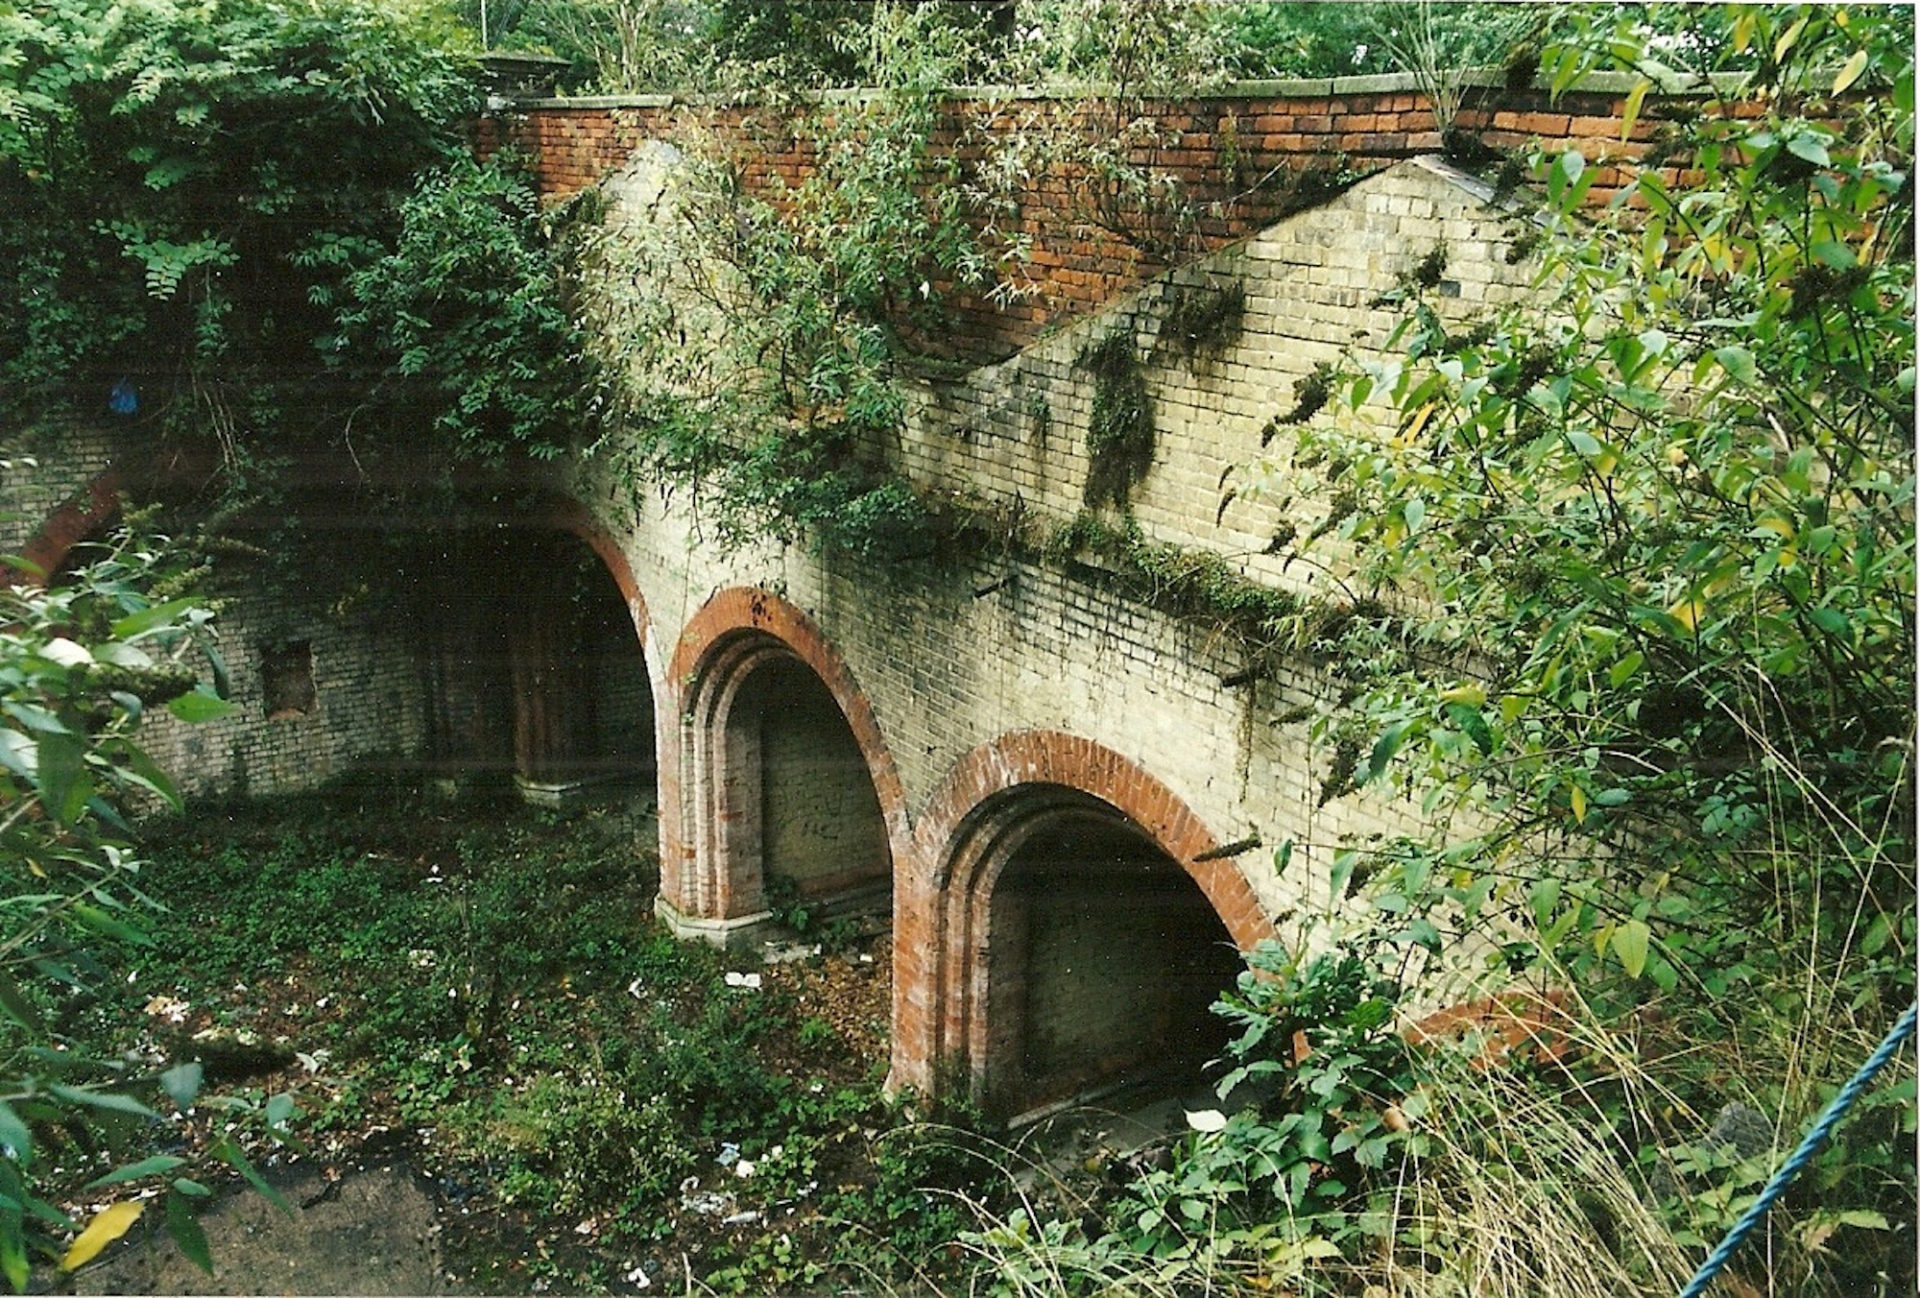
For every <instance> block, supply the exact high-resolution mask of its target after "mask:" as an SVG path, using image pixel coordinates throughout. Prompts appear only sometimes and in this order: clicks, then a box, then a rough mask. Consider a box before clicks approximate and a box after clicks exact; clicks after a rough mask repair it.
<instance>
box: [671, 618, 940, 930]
mask: <svg viewBox="0 0 1920 1298" xmlns="http://www.w3.org/2000/svg"><path fill="white" fill-rule="evenodd" d="M667 680H668V683H669V686H670V688H671V689H672V690H673V691H674V693H675V695H676V706H675V707H674V709H673V712H672V713H671V715H673V716H676V717H678V718H679V723H678V725H673V726H662V727H661V762H660V808H661V819H660V825H661V830H660V840H661V842H660V897H659V901H658V903H657V908H658V910H659V912H660V915H661V917H662V918H663V919H664V920H665V921H666V922H667V924H668V925H669V926H670V927H671V928H672V929H674V931H675V932H677V933H680V934H681V935H683V936H690V937H692V936H697V937H701V938H705V939H707V940H709V941H713V942H717V943H725V942H728V941H731V940H734V939H736V938H738V937H739V936H741V935H743V934H745V933H746V932H748V931H750V930H751V929H752V928H753V927H755V926H756V925H758V924H760V923H762V922H764V921H765V919H766V918H767V917H768V911H767V883H768V876H769V872H770V870H775V869H778V870H780V871H781V872H782V874H783V876H784V877H786V878H787V881H788V882H789V883H790V884H791V885H792V886H794V887H796V888H798V889H799V890H800V893H801V895H802V896H803V897H805V898H810V899H814V900H820V901H822V902H824V903H827V904H835V903H837V902H839V901H843V900H845V899H847V898H850V897H854V896H855V895H856V894H860V893H862V892H863V891H864V892H867V893H871V894H873V896H874V897H875V899H876V900H877V903H878V904H879V905H881V906H883V907H884V905H885V904H886V902H887V900H888V898H889V897H890V896H891V894H892V890H893V888H894V884H893V882H892V877H891V876H892V875H893V873H894V872H895V867H896V865H897V863H899V862H901V861H903V860H905V859H906V854H907V852H908V851H910V849H911V838H910V831H909V827H908V821H907V811H906V796H905V792H904V790H903V786H902V785H901V782H900V776H899V772H898V769H897V768H896V767H895V765H894V761H893V757H892V754H891V753H890V752H889V751H888V749H887V744H886V740H885V738H884V737H883V736H882V734H881V731H880V725H879V721H878V720H877V718H876V717H875V715H874V712H873V708H872V705H871V704H870V703H869V702H868V701H867V697H866V695H865V693H864V692H863V691H862V690H861V689H860V686H859V684H858V682H857V681H856V680H855V679H854V676H853V673H852V671H851V670H850V669H849V668H848V666H847V664H846V661H845V660H844V659H843V658H842V657H841V656H840V654H839V652H838V651H837V650H835V649H834V648H833V646H832V644H831V643H830V642H829V641H828V639H827V638H826V636H825V635H824V634H823V633H822V632H821V630H820V628H819V626H818V625H817V624H815V622H814V621H813V619H812V618H810V617H808V616H807V615H806V614H805V613H804V612H802V611H801V610H800V609H799V608H797V607H795V606H794V605H793V604H791V603H789V602H788V601H786V600H784V599H782V598H780V597H779V596H778V595H775V594H773V593H772V592H770V591H766V590H762V589H758V588H754V587H733V588H729V589H727V590H723V591H720V592H719V593H718V594H716V595H714V596H713V597H712V598H711V599H709V600H708V601H707V602H706V604H705V605H703V606H702V607H701V609H700V611H699V612H697V613H696V614H694V616H693V618H692V619H691V620H690V621H689V622H688V623H687V625H686V628H685V630H683V631H682V633H681V636H680V642H679V645H678V646H677V647H676V649H675V650H674V655H673V659H672V661H671V663H670V664H669V666H668V670H667ZM796 727H798V728H799V733H797V734H795V733H793V732H794V730H795V728H796ZM670 748H671V750H672V751H669V749H670ZM796 748H797V749H798V750H799V751H798V752H797V753H796ZM796 763H800V764H803V765H804V764H807V763H811V764H812V765H811V766H810V767H808V768H807V769H808V771H809V774H810V775H811V776H812V777H814V778H815V780H816V781H817V782H816V783H814V784H813V786H812V787H811V788H810V789H809V790H808V794H809V797H808V798H807V799H806V801H808V802H809V803H820V802H824V803H826V804H827V805H826V806H825V807H824V809H823V808H818V807H816V808H814V809H813V812H812V814H811V817H810V823H806V824H801V823H798V822H797V821H796V820H794V819H789V818H788V817H786V816H784V815H783V814H782V810H781V806H777V805H776V804H777V803H783V798H782V795H781V794H780V790H781V789H783V788H785V787H788V786H789V785H790V784H791V783H792V780H790V779H788V778H785V777H779V776H778V773H779V772H780V771H789V770H791V769H792V768H793V767H794V766H795V764H796ZM823 791H824V793H825V794H826V796H825V797H824V798H823V797H822V796H821V795H822V793H823ZM832 853H842V854H844V855H846V856H847V857H848V858H849V859H850V860H851V861H852V865H851V867H850V868H848V869H844V870H838V871H836V870H835V868H834V867H833V866H832V865H831V864H828V863H826V862H825V861H824V858H825V857H826V856H827V855H830V854H832ZM787 867H797V868H793V869H792V870H791V872H789V871H788V869H787Z"/></svg>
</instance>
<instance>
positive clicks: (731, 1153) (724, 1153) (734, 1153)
mask: <svg viewBox="0 0 1920 1298" xmlns="http://www.w3.org/2000/svg"><path fill="white" fill-rule="evenodd" d="M713 1161H714V1162H716V1163H718V1164H720V1166H722V1167H732V1166H733V1165H734V1164H735V1163H737V1162H739V1161H740V1146H738V1145H736V1144H734V1143H733V1142H732V1141H731V1140H729V1141H727V1142H726V1143H725V1144H723V1145H721V1146H720V1152H719V1153H717V1154H715V1155H714V1156H713Z"/></svg>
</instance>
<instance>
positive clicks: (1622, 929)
mask: <svg viewBox="0 0 1920 1298" xmlns="http://www.w3.org/2000/svg"><path fill="white" fill-rule="evenodd" d="M1652 940H1653V933H1652V931H1651V930H1650V929H1648V927H1647V922H1646V921H1645V920H1643V919H1630V920H1628V921H1627V922H1626V923H1624V924H1622V925H1620V926H1619V927H1618V928H1616V929H1614V930H1613V941H1612V946H1613V954H1614V955H1615V956H1616V957H1618V958H1619V961H1620V967H1621V968H1622V969H1625V970H1626V971H1627V976H1628V977H1629V978H1638V977H1639V976H1640V973H1641V971H1642V970H1644V969H1645V968H1646V967H1647V950H1648V947H1649V946H1650V945H1651V943H1652Z"/></svg>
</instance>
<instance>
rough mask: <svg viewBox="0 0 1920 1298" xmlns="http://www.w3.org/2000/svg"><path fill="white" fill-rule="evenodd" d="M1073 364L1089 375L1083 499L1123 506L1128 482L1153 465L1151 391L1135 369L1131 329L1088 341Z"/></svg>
mask: <svg viewBox="0 0 1920 1298" xmlns="http://www.w3.org/2000/svg"><path fill="white" fill-rule="evenodd" d="M1073 363H1074V366H1075V367H1076V368H1078V369H1083V370H1086V371H1088V372H1089V373H1091V374H1092V375H1093V412H1092V414H1091V415H1089V416H1088V419H1087V459H1088V460H1089V464H1088V466H1087V484H1086V488H1085V490H1084V491H1083V493H1082V496H1083V498H1084V499H1085V500H1086V502H1087V504H1089V505H1094V506H1099V505H1116V506H1120V507H1123V508H1124V507H1125V505H1126V503H1127V497H1128V496H1129V495H1131V494H1132V492H1133V488H1134V485H1135V484H1136V483H1138V482H1139V481H1140V480H1141V479H1142V478H1144V477H1146V476H1147V470H1149V469H1151V468H1152V467H1153V446H1154V426H1153V394H1152V393H1151V392H1149V391H1148V390H1147V378H1146V375H1145V374H1143V373H1142V372H1141V369H1140V353H1139V350H1138V348H1137V347H1136V346H1135V345H1134V341H1133V330H1132V328H1131V327H1128V326H1123V327H1122V328H1120V329H1117V330H1115V331H1114V332H1112V333H1110V334H1107V335H1106V336H1105V337H1103V338H1100V339H1097V340H1095V341H1093V342H1090V343H1088V344H1087V345H1086V346H1085V347H1082V348H1081V349H1080V353H1079V355H1077V356H1075V357H1074V358H1073Z"/></svg>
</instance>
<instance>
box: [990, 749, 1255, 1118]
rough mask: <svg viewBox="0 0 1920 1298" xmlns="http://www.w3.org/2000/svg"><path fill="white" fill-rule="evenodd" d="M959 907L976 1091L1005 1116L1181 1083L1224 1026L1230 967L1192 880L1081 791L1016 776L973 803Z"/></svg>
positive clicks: (1234, 964)
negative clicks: (969, 868)
mask: <svg viewBox="0 0 1920 1298" xmlns="http://www.w3.org/2000/svg"><path fill="white" fill-rule="evenodd" d="M976 831H977V837H976V840H975V848H976V852H977V856H976V859H975V861H974V863H973V864H974V866H975V870H974V872H973V879H974V888H973V890H972V891H973V892H974V896H975V904H974V906H973V907H972V909H973V913H974V917H975V920H976V922H977V923H978V925H979V931H978V932H977V933H976V934H975V935H974V939H973V940H974V944H975V946H976V949H977V950H978V951H979V952H980V953H981V955H983V956H984V959H982V960H980V961H979V962H978V963H977V965H976V968H975V971H974V988H973V991H974V1004H975V1008H976V1011H977V1012H978V1013H979V1015H980V1018H981V1021H980V1022H979V1023H978V1024H977V1025H975V1028H974V1032H973V1034H972V1035H973V1037H974V1046H975V1052H976V1055H975V1058H974V1059H973V1060H972V1064H973V1068H972V1072H973V1078H974V1089H975V1093H976V1098H977V1099H978V1100H979V1101H980V1102H981V1103H982V1105H983V1106H984V1107H985V1108H986V1109H987V1111H988V1112H990V1113H992V1114H994V1115H996V1116H998V1117H1004V1118H1011V1119H1016V1120H1017V1118H1018V1117H1019V1116H1020V1115H1022V1114H1027V1113H1031V1112H1035V1111H1039V1110H1042V1109H1045V1108H1047V1107H1050V1106H1053V1105H1057V1104H1060V1103H1065V1102H1071V1101H1084V1100H1090V1099H1093V1098H1096V1097H1099V1096H1102V1095H1106V1094H1110V1093H1112V1092H1114V1091H1116V1090H1121V1089H1127V1088H1134V1087H1143V1088H1144V1087H1149V1086H1154V1085H1166V1086H1181V1085H1186V1084H1189V1083H1191V1082H1192V1081H1193V1080H1194V1079H1195V1078H1196V1077H1198V1076H1199V1075H1200V1072H1201V1069H1202V1067H1203V1066H1204V1065H1205V1064H1206V1063H1207V1062H1208V1061H1209V1060H1212V1059H1215V1058H1218V1057H1219V1055H1220V1053H1221V1051H1222V1049H1223V1048H1224V1047H1225V1045H1226V1042H1227V1039H1228V1037H1229V1032H1228V1030H1227V1027H1226V1025H1225V1023H1224V1021H1223V1020H1221V1019H1220V1018H1219V1017H1218V1016H1217V1015H1215V1014H1213V1013H1212V1011H1211V1006H1212V1005H1213V1003H1214V1001H1215V1000H1217V999H1218V998H1219V995H1220V993H1221V992H1222V991H1224V990H1226V989H1227V988H1229V987H1231V986H1232V985H1233V981H1234V978H1235V977H1236V976H1237V975H1238V973H1239V971H1240V968H1241V961H1240V956H1239V953H1238V950H1237V948H1236V947H1235V945H1234V942H1233V939H1232V937H1231V935H1230V934H1229V933H1228V931H1227V928H1226V926H1225V925H1224V924H1223V923H1222V922H1221V919H1220V917H1219V916H1218V915H1217V914H1215V913H1214V910H1213V906H1212V904H1211V903H1210V902H1209V901H1208V899H1207V897H1206V895H1205V894H1204V893H1203V892H1201V890H1200V888H1199V887H1198V885H1196V884H1195V882H1194V881H1193V879H1192V877H1191V876H1189V875H1188V874H1187V872H1186V871H1185V870H1184V869H1182V868H1181V866H1180V864H1179V863H1178V862H1176V861H1175V860H1174V859H1173V857H1172V856H1170V855H1169V854H1168V853H1167V851H1166V850H1165V849H1164V848H1163V847H1161V846H1160V845H1159V844H1158V843H1156V842H1155V841H1154V839H1153V838H1152V836H1151V835H1149V834H1148V833H1147V832H1146V830H1145V829H1143V828H1142V827H1141V826H1140V825H1138V824H1137V823H1135V822H1134V821H1133V820H1131V819H1130V818H1128V817H1127V816H1126V815H1125V814H1124V813H1123V812H1121V811H1120V810H1118V809H1117V808H1115V807H1113V806H1112V805H1110V804H1108V803H1106V802H1103V801H1102V800H1100V799H1099V798H1096V797H1093V796H1092V795H1089V794H1085V793H1082V792H1079V791H1078V790H1074V789H1070V788H1064V787H1061V786H1046V785H1039V786H1034V785H1029V786H1022V787H1020V788H1017V789H1014V790H1011V791H1009V792H1008V793H1005V794H1003V795H1001V796H1000V797H999V798H998V799H996V800H995V801H994V802H992V803H990V804H988V805H987V806H985V807H983V808H982V810H981V814H980V817H979V820H978V823H977V825H976Z"/></svg>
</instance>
